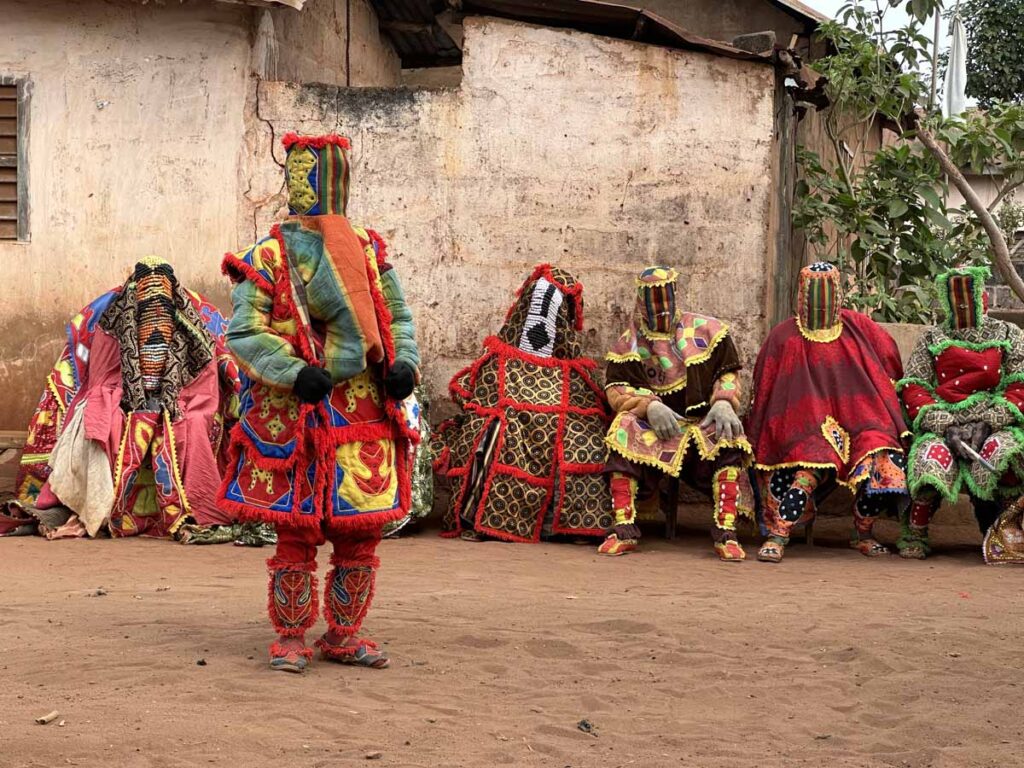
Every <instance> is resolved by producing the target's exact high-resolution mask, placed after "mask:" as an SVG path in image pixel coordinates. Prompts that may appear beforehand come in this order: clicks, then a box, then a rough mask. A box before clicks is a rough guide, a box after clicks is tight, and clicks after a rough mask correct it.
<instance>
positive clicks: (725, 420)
mask: <svg viewBox="0 0 1024 768" xmlns="http://www.w3.org/2000/svg"><path fill="white" fill-rule="evenodd" d="M712 422H714V424H715V439H717V440H721V439H722V438H725V439H726V440H732V439H733V438H734V437H740V436H741V435H742V434H743V422H741V421H740V417H739V416H737V415H736V409H735V408H733V407H732V403H730V402H729V401H728V400H716V401H715V402H714V404H713V405H712V406H711V408H710V409H709V410H708V415H707V416H705V417H704V421H702V422H701V423H700V426H701V428H702V429H703V428H704V427H706V426H708V425H709V424H711V423H712Z"/></svg>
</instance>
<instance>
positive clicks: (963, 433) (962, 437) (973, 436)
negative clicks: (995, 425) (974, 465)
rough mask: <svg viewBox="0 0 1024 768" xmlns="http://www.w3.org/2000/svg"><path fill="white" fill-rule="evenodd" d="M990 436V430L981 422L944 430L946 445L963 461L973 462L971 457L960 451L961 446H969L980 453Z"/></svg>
mask: <svg viewBox="0 0 1024 768" xmlns="http://www.w3.org/2000/svg"><path fill="white" fill-rule="evenodd" d="M990 434H992V428H991V427H989V425H988V424H986V423H985V422H983V421H976V422H974V423H972V424H960V425H954V426H952V427H950V428H949V429H947V430H946V435H945V438H946V445H948V446H949V447H950V448H952V449H953V453H955V454H956V455H957V456H958V457H960V458H961V459H963V460H964V461H974V457H973V456H970V455H969V454H968V453H967V451H964V450H962V449H961V447H960V446H961V444H963V445H969V446H970V447H971V448H973V449H974V450H975V451H980V450H981V446H982V445H984V443H985V440H987V439H988V436H989V435H990Z"/></svg>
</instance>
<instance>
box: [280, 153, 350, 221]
mask: <svg viewBox="0 0 1024 768" xmlns="http://www.w3.org/2000/svg"><path fill="white" fill-rule="evenodd" d="M281 143H282V144H284V147H285V149H286V150H287V152H288V155H287V158H286V159H285V163H284V172H285V183H286V185H287V187H288V213H290V214H291V215H292V216H328V215H332V214H336V215H341V216H344V215H345V208H346V207H347V206H348V187H349V162H348V149H349V142H348V139H346V138H344V137H342V136H335V135H333V134H332V135H331V136H299V135H298V134H295V133H288V134H285V137H284V138H283V139H282V140H281Z"/></svg>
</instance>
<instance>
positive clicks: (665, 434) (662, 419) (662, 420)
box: [647, 400, 683, 440]
mask: <svg viewBox="0 0 1024 768" xmlns="http://www.w3.org/2000/svg"><path fill="white" fill-rule="evenodd" d="M682 418H683V417H682V416H680V415H679V414H678V413H676V412H675V411H673V410H672V409H671V408H669V407H668V406H667V405H665V404H664V403H662V402H659V401H657V400H653V401H651V404H650V405H648V406H647V423H648V424H650V425H651V427H652V428H653V429H654V434H656V435H657V436H658V438H659V439H661V440H668V439H669V438H671V437H676V436H677V435H679V434H680V433H681V432H682V430H681V429H679V420H680V419H682Z"/></svg>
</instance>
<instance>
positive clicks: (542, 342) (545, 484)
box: [435, 264, 612, 542]
mask: <svg viewBox="0 0 1024 768" xmlns="http://www.w3.org/2000/svg"><path fill="white" fill-rule="evenodd" d="M582 330H583V285H582V283H579V282H577V281H576V279H575V278H573V276H572V275H570V274H569V273H567V272H564V271H563V270H561V269H558V268H557V267H552V266H550V265H548V264H540V265H538V266H537V267H536V268H535V269H534V271H533V274H531V275H530V276H529V277H528V278H527V279H526V282H524V283H523V285H522V287H521V288H520V289H519V291H518V293H517V294H516V300H515V304H513V305H512V307H510V308H509V311H508V314H507V315H506V318H505V323H504V325H502V326H501V329H500V330H499V331H498V333H497V335H495V336H489V337H488V338H487V339H485V340H484V350H485V351H484V354H483V355H482V356H481V357H479V358H477V360H476V361H475V362H473V363H472V364H471V365H469V366H468V367H466V368H464V369H463V370H461V371H459V372H458V373H457V374H455V376H454V378H453V379H452V381H451V384H450V385H449V390H450V392H451V396H452V400H453V401H454V402H455V404H456V405H458V406H459V407H460V408H461V409H462V411H463V412H462V414H461V415H459V416H458V417H456V418H455V419H451V420H449V421H447V422H445V423H443V424H442V425H441V426H440V427H439V428H438V433H437V437H436V440H435V442H436V444H437V450H436V453H437V459H436V460H435V466H436V468H437V471H438V474H442V475H445V476H447V477H448V478H449V479H450V480H451V482H452V495H451V503H450V504H449V507H448V510H447V513H446V514H445V517H444V529H445V532H444V534H443V535H446V536H455V535H458V534H461V535H462V537H463V538H466V539H471V540H476V539H479V538H480V537H482V536H489V537H494V538H498V539H504V540H506V541H520V542H535V541H538V540H539V539H540V538H541V537H542V536H551V535H558V534H570V535H573V536H604V535H605V533H606V532H607V530H608V528H610V527H611V524H612V517H611V497H610V496H609V494H608V483H607V482H606V480H605V477H604V465H605V461H606V459H607V458H608V450H607V448H606V447H605V444H604V435H605V430H606V429H607V427H608V421H609V416H610V414H609V412H608V405H607V403H606V402H605V398H604V394H603V392H602V391H601V388H600V386H599V385H598V384H597V383H596V382H595V381H594V379H593V369H594V367H595V364H594V362H593V361H592V360H590V359H588V358H585V357H583V352H582V349H581V338H580V337H581V332H582Z"/></svg>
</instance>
